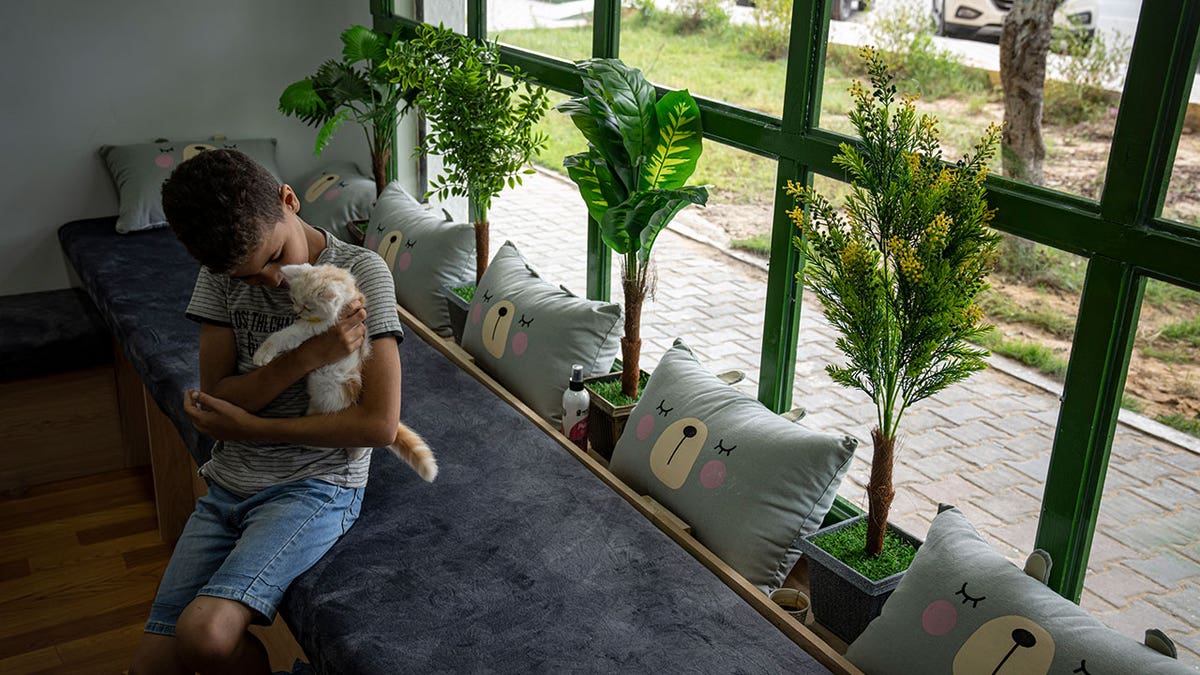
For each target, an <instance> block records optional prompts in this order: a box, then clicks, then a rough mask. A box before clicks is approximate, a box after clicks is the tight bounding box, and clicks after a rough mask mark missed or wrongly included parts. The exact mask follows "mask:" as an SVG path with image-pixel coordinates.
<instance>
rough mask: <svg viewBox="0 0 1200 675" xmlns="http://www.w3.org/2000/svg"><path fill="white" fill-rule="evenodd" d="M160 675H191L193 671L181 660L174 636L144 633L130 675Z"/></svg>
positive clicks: (135, 653) (130, 666) (130, 668)
mask: <svg viewBox="0 0 1200 675" xmlns="http://www.w3.org/2000/svg"><path fill="white" fill-rule="evenodd" d="M159 673H162V674H164V675H167V674H172V675H173V674H176V673H178V674H180V675H184V674H186V675H191V674H192V669H191V668H188V667H187V666H185V665H183V661H180V660H179V644H178V640H176V639H175V638H174V636H171V635H157V634H155V633H142V639H141V641H140V642H139V643H138V646H137V651H136V652H134V654H133V663H131V664H130V665H129V675H158V674H159Z"/></svg>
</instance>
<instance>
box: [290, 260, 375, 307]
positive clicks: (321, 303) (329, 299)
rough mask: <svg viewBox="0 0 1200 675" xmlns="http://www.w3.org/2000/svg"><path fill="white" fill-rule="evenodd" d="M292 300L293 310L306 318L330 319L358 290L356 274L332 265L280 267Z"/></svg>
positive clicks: (306, 264) (305, 264)
mask: <svg viewBox="0 0 1200 675" xmlns="http://www.w3.org/2000/svg"><path fill="white" fill-rule="evenodd" d="M279 273H280V274H282V275H283V278H284V280H285V281H287V285H288V293H289V294H290V295H291V297H292V310H293V311H295V312H296V314H298V315H300V317H301V318H303V319H310V320H313V319H316V320H329V319H332V318H334V317H336V316H337V313H338V311H340V310H341V308H342V307H343V306H344V305H345V304H346V303H347V302H350V300H351V299H353V298H354V296H355V294H356V293H357V291H358V288H357V286H355V284H354V275H352V274H350V272H348V271H346V270H344V269H342V268H340V267H334V266H333V265H317V266H315V267H314V266H313V265H310V264H308V263H302V264H300V265H284V266H283V267H281V268H279Z"/></svg>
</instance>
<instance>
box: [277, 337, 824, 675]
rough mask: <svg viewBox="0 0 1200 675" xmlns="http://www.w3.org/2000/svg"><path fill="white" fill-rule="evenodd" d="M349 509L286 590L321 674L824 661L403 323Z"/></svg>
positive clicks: (666, 668) (792, 669)
mask: <svg viewBox="0 0 1200 675" xmlns="http://www.w3.org/2000/svg"><path fill="white" fill-rule="evenodd" d="M403 351H404V359H403V361H404V400H403V414H402V418H403V419H404V420H405V422H406V423H408V424H409V425H411V426H412V427H413V428H414V429H416V430H417V431H418V432H420V433H421V434H422V435H424V436H425V438H426V439H427V440H428V441H429V442H430V445H431V446H432V447H433V449H434V452H435V453H437V456H438V464H439V467H440V473H439V474H438V478H437V481H436V482H434V483H432V484H426V483H423V482H422V481H421V480H420V479H419V478H417V477H416V475H415V474H414V473H413V472H412V471H411V470H410V469H408V468H407V467H406V466H404V465H403V464H401V462H400V461H399V460H397V459H396V458H394V457H392V456H391V455H390V454H389V453H387V452H386V451H383V450H376V451H375V454H374V456H373V459H372V466H371V481H370V484H369V485H368V487H367V493H366V497H365V499H364V500H363V507H362V514H361V516H360V518H359V520H358V522H357V523H356V524H355V525H354V527H352V528H351V529H350V531H349V532H347V533H346V535H345V536H343V537H342V539H341V541H339V542H338V544H337V545H336V546H335V547H334V548H333V549H332V550H331V551H330V552H329V553H328V554H327V555H326V556H325V557H324V558H322V559H321V561H320V562H318V563H317V564H316V566H315V567H313V568H312V569H311V570H309V571H308V572H307V573H306V574H304V575H303V576H302V577H300V578H299V579H297V580H296V583H294V584H293V585H292V588H291V590H290V591H289V592H288V594H287V596H286V597H285V613H286V616H287V617H288V619H289V625H291V626H292V628H293V629H294V630H295V632H296V634H297V639H298V640H299V641H300V644H301V645H302V646H303V647H304V649H305V651H306V652H307V653H308V654H309V655H310V656H311V657H312V658H313V659H314V661H315V663H314V665H315V666H316V669H317V671H318V672H321V673H388V674H393V673H432V672H446V673H468V672H479V671H487V672H497V673H518V672H519V673H525V672H535V673H542V672H554V673H561V672H586V673H617V672H631V673H656V672H671V673H678V672H695V673H810V672H827V671H826V670H825V669H824V668H823V667H822V666H820V665H819V664H817V663H816V662H815V661H813V660H812V658H811V657H810V656H809V655H808V654H806V653H805V652H804V651H802V650H801V649H800V647H798V646H796V645H795V644H794V643H792V642H791V641H790V640H789V639H788V638H786V637H785V636H784V635H783V634H782V633H780V632H779V630H778V629H776V628H775V627H774V626H772V625H771V624H770V623H768V622H767V620H766V619H764V618H762V617H761V616H759V614H758V613H757V612H755V611H754V610H753V609H752V608H751V607H750V606H749V605H747V604H746V603H745V602H744V601H743V600H742V599H741V598H739V597H738V596H737V595H736V594H735V593H734V592H733V591H732V590H730V589H729V588H728V587H727V586H725V584H724V583H722V582H721V581H720V580H719V579H718V578H717V577H716V576H714V575H713V574H712V573H711V572H709V571H708V570H707V569H705V568H704V567H703V566H702V565H701V564H700V563H699V562H698V561H696V560H695V559H694V558H693V557H692V556H691V555H690V554H688V553H687V552H686V551H684V550H683V549H682V548H680V547H679V546H678V545H676V544H675V542H673V541H671V540H670V539H669V538H668V537H667V535H665V534H663V533H662V532H661V531H659V530H658V528H656V527H655V526H654V525H653V524H651V523H650V522H649V521H647V520H646V519H645V518H643V517H642V516H641V514H639V513H638V512H637V511H636V510H635V509H634V508H633V507H632V506H630V505H629V504H628V503H626V502H625V500H624V499H623V498H621V497H620V496H619V495H618V494H617V493H616V492H614V491H612V490H611V489H609V488H608V487H607V486H606V485H604V484H603V483H602V482H601V481H600V479H599V478H597V477H595V476H594V475H593V474H592V473H591V472H590V471H589V470H588V469H587V468H586V467H584V466H583V465H582V464H580V463H579V461H577V460H576V459H575V458H573V457H571V456H570V455H569V454H567V452H566V451H565V450H563V449H562V447H561V446H559V445H558V444H557V443H555V442H554V441H553V440H551V439H550V438H549V437H548V436H546V434H545V433H543V432H542V431H541V430H540V429H538V428H537V427H535V426H534V425H533V423H532V422H530V421H529V420H528V419H526V418H525V417H524V416H522V415H521V414H520V413H518V412H517V411H516V410H514V409H513V408H512V407H511V406H509V405H508V404H506V403H505V402H504V401H502V400H500V399H499V398H498V397H496V396H495V395H494V394H493V393H492V392H490V391H489V390H488V389H487V388H485V387H484V386H483V385H482V384H480V383H479V382H478V381H476V380H475V379H474V378H473V377H471V376H470V375H468V374H467V373H466V372H464V371H462V370H460V369H459V368H458V367H457V366H455V365H454V364H453V363H452V362H450V361H449V360H447V359H445V358H444V357H442V355H441V354H439V353H437V352H435V351H434V350H433V349H432V348H431V347H430V346H429V345H427V344H425V343H424V342H423V341H421V340H419V339H413V340H407V341H405V343H404V346H403Z"/></svg>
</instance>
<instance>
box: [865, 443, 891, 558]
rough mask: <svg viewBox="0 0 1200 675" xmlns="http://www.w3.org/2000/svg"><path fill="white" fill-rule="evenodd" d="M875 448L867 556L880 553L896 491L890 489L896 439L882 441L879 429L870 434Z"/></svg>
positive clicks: (868, 484) (868, 516) (871, 480)
mask: <svg viewBox="0 0 1200 675" xmlns="http://www.w3.org/2000/svg"><path fill="white" fill-rule="evenodd" d="M871 442H872V443H873V444H874V446H875V452H874V455H873V456H872V457H871V478H870V479H869V480H868V481H867V555H869V556H872V557H875V556H878V555H879V554H880V553H882V552H883V534H884V532H885V531H886V530H887V521H888V512H889V511H891V509H892V499H893V498H895V496H896V489H895V488H894V487H892V463H893V462H894V461H895V457H896V454H895V452H896V438H895V437H894V436H893V437H892V438H885V437H884V436H883V432H882V431H880V430H879V427H875V428H874V429H872V430H871Z"/></svg>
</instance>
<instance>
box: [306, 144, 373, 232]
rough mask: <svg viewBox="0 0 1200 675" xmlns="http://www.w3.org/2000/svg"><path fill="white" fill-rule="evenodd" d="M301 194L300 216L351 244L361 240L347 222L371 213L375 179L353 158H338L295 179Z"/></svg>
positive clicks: (362, 218)
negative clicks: (354, 235) (359, 168)
mask: <svg viewBox="0 0 1200 675" xmlns="http://www.w3.org/2000/svg"><path fill="white" fill-rule="evenodd" d="M291 185H292V188H293V189H294V190H295V191H296V196H297V197H299V198H300V217H301V218H303V219H304V222H306V223H308V224H309V225H312V226H313V227H319V228H321V229H323V230H325V231H327V232H329V233H331V234H333V236H335V237H337V238H338V239H341V240H342V241H344V242H347V243H350V244H358V243H360V240H358V239H355V238H354V237H352V236H351V235H350V231H349V230H348V229H347V226H348V225H350V224H351V223H352V222H353V221H356V220H367V219H368V218H370V217H371V207H372V206H374V205H375V179H374V178H371V177H369V176H364V175H363V174H362V173H361V172H360V171H359V170H358V167H357V166H356V165H355V164H354V163H353V162H334V163H332V164H327V165H325V166H322V167H321V168H319V169H315V170H313V171H310V172H308V173H307V174H305V175H303V176H301V177H300V178H299V179H297V180H296V181H295V182H293V183H291Z"/></svg>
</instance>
